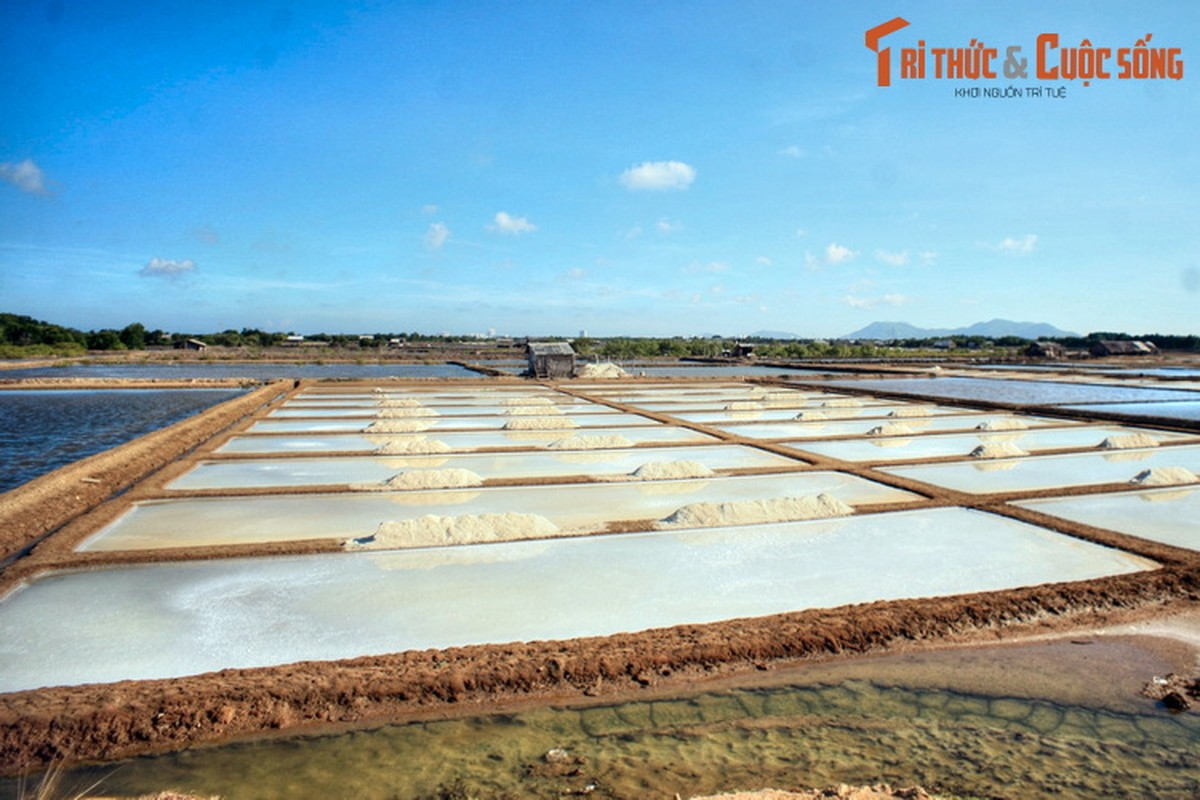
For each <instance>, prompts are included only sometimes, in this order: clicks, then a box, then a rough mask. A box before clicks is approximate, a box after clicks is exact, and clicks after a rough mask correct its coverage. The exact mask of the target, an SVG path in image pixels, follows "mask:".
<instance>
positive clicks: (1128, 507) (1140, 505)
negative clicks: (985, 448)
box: [1014, 486, 1200, 550]
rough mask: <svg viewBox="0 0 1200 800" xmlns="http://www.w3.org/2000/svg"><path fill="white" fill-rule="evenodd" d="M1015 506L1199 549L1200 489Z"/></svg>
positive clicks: (1061, 498)
mask: <svg viewBox="0 0 1200 800" xmlns="http://www.w3.org/2000/svg"><path fill="white" fill-rule="evenodd" d="M1014 505H1019V506H1024V507H1026V508H1032V509H1034V510H1036V511H1041V512H1042V513H1044V514H1050V515H1052V516H1055V517H1061V518H1062V519H1068V520H1071V521H1073V522H1082V523H1083V524H1085V525H1094V526H1096V527H1097V528H1107V529H1108V530H1111V531H1117V532H1118V533H1127V534H1129V535H1130V536H1139V537H1141V538H1143V539H1150V540H1151V541H1155V542H1162V543H1163V544H1169V545H1174V546H1175V547H1185V548H1187V549H1189V550H1200V487H1191V488H1189V487H1186V486H1185V487H1171V488H1164V489H1150V490H1146V491H1142V492H1122V493H1120V494H1093V495H1087V496H1084V497H1057V498H1054V499H1049V500H1025V501H1022V502H1019V503H1014Z"/></svg>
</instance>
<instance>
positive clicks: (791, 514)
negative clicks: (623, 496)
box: [654, 494, 854, 530]
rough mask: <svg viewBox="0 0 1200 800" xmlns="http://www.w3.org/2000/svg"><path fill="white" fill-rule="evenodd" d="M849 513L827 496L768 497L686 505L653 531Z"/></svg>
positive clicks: (843, 505)
mask: <svg viewBox="0 0 1200 800" xmlns="http://www.w3.org/2000/svg"><path fill="white" fill-rule="evenodd" d="M853 513H854V509H853V507H851V506H849V505H847V504H846V503H843V502H842V501H841V500H839V499H837V498H836V497H834V496H833V495H829V494H819V495H816V496H812V495H809V496H807V497H772V498H767V499H764V500H734V501H731V502H728V503H690V504H688V505H686V506H683V507H682V508H680V509H678V510H677V511H676V512H675V513H673V514H671V515H670V516H669V517H665V518H664V519H661V520H659V521H658V522H656V523H655V524H654V527H655V528H656V529H658V530H667V529H670V528H714V527H719V526H724V525H758V524H762V523H766V522H792V521H794V520H801V519H825V518H827V517H844V516H846V515H848V514H853Z"/></svg>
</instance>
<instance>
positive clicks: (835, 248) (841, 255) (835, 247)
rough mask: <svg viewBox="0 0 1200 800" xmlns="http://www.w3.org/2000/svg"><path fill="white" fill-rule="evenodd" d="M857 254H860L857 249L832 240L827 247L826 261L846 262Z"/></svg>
mask: <svg viewBox="0 0 1200 800" xmlns="http://www.w3.org/2000/svg"><path fill="white" fill-rule="evenodd" d="M856 255H858V252H857V251H855V250H851V249H850V248H849V247H845V246H843V245H840V244H838V243H837V242H830V243H829V246H828V247H826V248H825V263H826V264H844V263H845V262H847V261H849V260H850V259H852V258H854V257H855V256H856Z"/></svg>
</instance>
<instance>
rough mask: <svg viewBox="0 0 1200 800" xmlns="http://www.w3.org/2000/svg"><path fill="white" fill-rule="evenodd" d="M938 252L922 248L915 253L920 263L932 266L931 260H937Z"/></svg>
mask: <svg viewBox="0 0 1200 800" xmlns="http://www.w3.org/2000/svg"><path fill="white" fill-rule="evenodd" d="M937 257H938V254H937V253H936V252H935V251H933V250H922V251H921V252H920V253H917V258H919V259H921V263H922V264H924V265H925V266H927V267H928V266H932V265H933V262H935V261H937Z"/></svg>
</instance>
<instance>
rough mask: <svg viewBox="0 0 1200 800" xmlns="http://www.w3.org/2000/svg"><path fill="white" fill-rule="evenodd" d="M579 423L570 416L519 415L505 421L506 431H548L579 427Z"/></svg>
mask: <svg viewBox="0 0 1200 800" xmlns="http://www.w3.org/2000/svg"><path fill="white" fill-rule="evenodd" d="M578 427H579V423H577V422H575V420H573V419H571V418H570V417H562V416H559V417H523V416H518V417H514V418H513V419H510V420H509V421H508V422H506V423H504V430H506V431H548V430H558V429H560V428H578Z"/></svg>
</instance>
